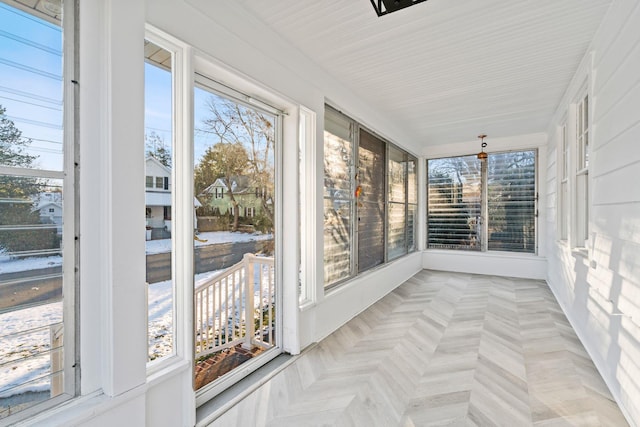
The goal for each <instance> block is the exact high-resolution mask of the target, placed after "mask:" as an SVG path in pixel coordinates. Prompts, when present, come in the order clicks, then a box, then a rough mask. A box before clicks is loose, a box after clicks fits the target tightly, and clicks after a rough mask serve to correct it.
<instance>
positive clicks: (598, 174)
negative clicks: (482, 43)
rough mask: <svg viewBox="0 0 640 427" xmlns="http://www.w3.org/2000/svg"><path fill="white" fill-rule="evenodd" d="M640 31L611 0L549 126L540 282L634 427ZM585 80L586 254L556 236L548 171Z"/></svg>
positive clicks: (637, 10) (638, 412)
mask: <svg viewBox="0 0 640 427" xmlns="http://www.w3.org/2000/svg"><path fill="white" fill-rule="evenodd" d="M639 28H640V3H639V2H638V1H635V0H615V1H614V2H613V5H612V7H611V9H610V11H609V13H608V14H607V16H606V17H605V18H604V21H603V23H602V26H601V28H600V30H599V31H598V33H597V35H596V37H595V38H594V41H593V43H592V49H591V51H590V52H589V53H588V55H587V56H586V57H585V60H584V61H583V65H582V66H581V68H580V69H579V71H578V73H577V74H576V76H575V78H574V82H573V83H572V85H571V86H570V88H569V90H568V91H567V94H566V95H565V98H564V100H563V101H562V102H561V104H560V106H559V107H558V111H557V113H556V116H555V119H554V121H553V123H551V126H550V128H549V135H550V136H551V142H550V149H549V152H548V165H549V169H548V180H547V189H548V192H547V201H548V206H549V209H548V212H547V221H548V222H547V225H548V230H549V233H548V237H549V239H548V243H549V245H548V260H549V273H548V277H547V280H548V282H549V284H550V286H551V288H552V290H553V292H554V293H555V295H556V297H557V298H558V300H559V302H560V304H561V306H562V307H563V309H564V311H565V313H566V314H567V316H568V318H569V320H570V321H571V323H572V325H573V326H574V328H575V329H576V332H577V333H578V336H579V337H580V339H581V341H582V342H583V344H584V345H585V347H586V348H587V350H588V352H589V353H590V355H591V357H592V358H593V360H594V362H595V364H596V366H597V367H598V369H599V371H600V373H601V374H602V375H603V377H604V379H605V381H606V382H607V384H608V385H609V388H610V389H611V391H612V393H613V395H614V396H615V398H616V399H617V400H618V403H619V404H620V406H621V408H622V410H623V411H624V412H625V414H626V415H627V418H628V419H629V421H630V422H631V423H632V424H633V425H636V426H637V425H640V187H639V186H638V176H640V30H639ZM589 78H590V81H591V85H590V88H589V92H590V99H591V109H592V111H591V136H592V137H591V142H590V150H591V151H590V160H589V186H590V203H589V232H590V236H589V237H590V238H589V250H588V254H587V255H586V256H585V255H584V254H582V253H580V252H579V251H575V250H572V248H571V246H570V244H568V243H566V242H560V241H558V240H557V238H558V235H557V220H556V218H557V209H556V206H557V190H558V188H557V187H558V182H557V174H556V173H557V170H558V167H557V160H558V150H559V148H558V144H559V135H558V126H559V125H560V124H561V120H562V118H563V116H564V115H565V114H566V112H567V111H569V115H571V108H570V105H571V103H572V102H574V100H575V98H576V96H578V95H579V93H580V91H581V87H582V86H583V82H584V81H585V79H587V80H588V79H589ZM570 128H572V126H571V127H570ZM570 141H571V139H570ZM572 142H573V141H572ZM570 233H571V230H570ZM570 237H571V236H570ZM569 241H571V238H570V239H569Z"/></svg>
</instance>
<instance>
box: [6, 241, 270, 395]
mask: <svg viewBox="0 0 640 427" xmlns="http://www.w3.org/2000/svg"><path fill="white" fill-rule="evenodd" d="M272 238H273V235H271V234H248V233H232V232H211V233H200V234H199V235H198V239H200V240H203V241H197V240H196V241H195V244H196V246H204V245H213V244H218V243H230V242H248V241H252V240H268V239H272ZM146 243H147V253H148V254H151V253H161V252H163V251H165V252H167V251H169V250H170V248H171V240H170V239H166V240H152V241H148V242H146ZM61 264H62V257H60V256H52V257H46V258H23V259H15V260H11V259H9V257H7V256H2V255H1V254H0V274H3V273H9V272H17V271H28V270H33V269H40V268H47V267H52V266H56V265H61ZM219 271H221V270H216V271H209V272H207V273H202V274H198V275H196V277H195V281H194V283H195V285H196V286H197V285H198V284H200V283H202V282H203V281H205V280H207V279H209V278H211V277H212V276H214V275H215V274H217V273H218V272H219ZM148 292H149V293H148V302H149V357H150V358H151V359H155V358H157V357H162V356H164V355H167V354H170V353H171V351H172V347H173V287H172V282H171V280H167V281H164V282H158V283H154V284H151V285H149V290H148ZM60 322H62V303H61V302H57V303H52V304H46V305H41V306H38V307H32V308H27V309H23V310H17V311H12V312H9V313H4V314H0V342H2V345H0V398H4V397H7V396H11V395H13V394H19V393H25V392H27V391H34V392H35V391H47V390H49V387H50V379H49V377H48V375H49V374H50V370H51V362H50V356H49V353H48V351H49V349H50V343H49V340H50V332H49V328H48V326H49V325H54V324H57V323H60ZM37 328H41V329H37ZM33 329H37V330H35V331H32V332H28V333H26V332H25V331H30V330H33ZM40 353H43V355H42V356H37V355H38V354H40ZM29 356H36V357H31V358H29V359H27V360H24V361H20V359H23V358H26V357H29ZM11 362H15V363H11ZM19 384H25V385H24V386H22V387H17V388H15V389H13V387H16V386H17V385H19Z"/></svg>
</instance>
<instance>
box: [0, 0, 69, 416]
mask: <svg viewBox="0 0 640 427" xmlns="http://www.w3.org/2000/svg"><path fill="white" fill-rule="evenodd" d="M23 3H24V2H23ZM26 4H27V3H25V5H26ZM58 7H60V6H59V5H58ZM23 9H24V10H20V9H17V8H14V7H12V6H9V5H8V4H6V3H4V2H0V29H2V30H1V31H0V33H2V34H0V166H4V167H7V168H9V169H10V168H20V169H31V170H32V171H33V173H32V174H31V175H30V176H15V175H13V174H12V173H11V172H5V173H6V174H4V175H0V343H1V345H0V420H2V421H0V424H2V423H3V421H4V418H6V417H8V416H10V415H12V414H15V413H17V412H20V411H22V410H24V409H26V408H29V407H31V406H33V405H36V404H38V403H39V402H43V401H46V400H48V399H50V398H52V397H55V396H59V395H61V394H63V393H64V392H65V390H67V391H68V390H69V388H68V387H69V386H70V384H71V383H70V380H72V378H73V375H70V376H69V375H67V376H66V377H65V372H64V358H65V353H64V348H65V346H69V345H70V344H73V340H72V339H70V338H71V337H72V335H68V337H69V338H68V342H67V343H65V342H64V340H65V326H66V327H69V325H71V328H73V326H72V324H66V325H65V324H63V281H62V264H63V253H62V238H63V227H67V228H68V227H70V226H71V227H72V226H73V224H63V216H64V215H63V206H64V205H63V190H64V188H63V177H64V174H63V167H64V162H63V158H64V156H63V150H64V143H63V142H64V133H63V76H62V72H63V67H62V61H63V54H62V27H61V22H60V17H61V15H62V13H61V11H59V12H57V13H56V14H54V15H53V16H50V17H49V18H50V19H47V20H45V19H42V13H41V12H39V11H36V9H35V8H34V9H31V8H29V7H28V6H24V8H23ZM44 170H46V171H47V173H46V174H42V173H41V171H44ZM16 175H17V174H16ZM42 175H46V176H49V177H51V176H54V177H57V178H58V179H52V178H42ZM68 348H71V349H72V348H73V347H68ZM65 380H66V381H65Z"/></svg>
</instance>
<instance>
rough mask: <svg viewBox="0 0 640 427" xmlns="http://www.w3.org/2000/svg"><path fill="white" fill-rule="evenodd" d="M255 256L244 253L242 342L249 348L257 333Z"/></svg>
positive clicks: (243, 345)
mask: <svg viewBox="0 0 640 427" xmlns="http://www.w3.org/2000/svg"><path fill="white" fill-rule="evenodd" d="M254 258H255V256H254V255H253V254H249V253H247V254H244V257H243V262H244V281H243V282H244V292H245V302H244V324H245V325H244V328H245V330H244V333H245V336H244V338H245V341H244V344H242V347H244V348H245V349H247V350H251V347H252V343H251V342H252V340H253V336H254V334H255V325H254V318H253V317H254V315H253V311H254V309H253V293H254V290H253V288H254V274H253V260H254Z"/></svg>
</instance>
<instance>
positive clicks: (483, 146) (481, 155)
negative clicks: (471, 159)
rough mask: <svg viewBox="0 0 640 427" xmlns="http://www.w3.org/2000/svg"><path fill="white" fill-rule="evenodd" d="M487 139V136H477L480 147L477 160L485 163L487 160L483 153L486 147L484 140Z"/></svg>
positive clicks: (485, 154)
mask: <svg viewBox="0 0 640 427" xmlns="http://www.w3.org/2000/svg"><path fill="white" fill-rule="evenodd" d="M486 137H487V135H485V134H482V135H478V138H480V145H481V147H482V148H481V149H480V152H479V153H478V160H482V161H485V160H487V153H485V152H484V149H485V147H486V146H487V143H486V142H484V139H485V138H486Z"/></svg>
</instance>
